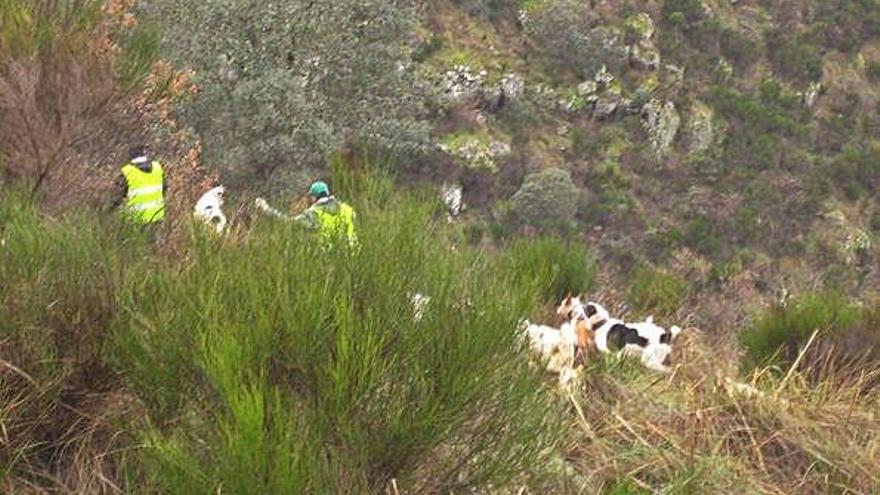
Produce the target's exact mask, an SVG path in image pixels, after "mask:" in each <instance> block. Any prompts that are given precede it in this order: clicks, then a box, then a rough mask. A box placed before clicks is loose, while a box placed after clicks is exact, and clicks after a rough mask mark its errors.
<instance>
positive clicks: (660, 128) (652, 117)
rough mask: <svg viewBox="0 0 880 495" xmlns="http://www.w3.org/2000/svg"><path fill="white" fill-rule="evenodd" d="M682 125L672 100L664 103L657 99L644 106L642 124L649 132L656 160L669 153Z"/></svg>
mask: <svg viewBox="0 0 880 495" xmlns="http://www.w3.org/2000/svg"><path fill="white" fill-rule="evenodd" d="M680 125H681V117H679V115H678V112H677V111H676V110H675V104H674V103H672V102H671V101H667V102H666V103H663V102H661V101H660V100H656V99H655V100H651V101H649V102H648V103H646V104H645V106H644V107H642V126H643V127H644V128H645V131H647V133H648V138H649V139H650V141H651V147H652V148H653V150H654V158H655V159H656V160H658V161H659V160H662V159H663V158H665V157H666V155H667V154H668V153H669V149H670V148H671V147H672V143H673V142H674V141H675V136H676V135H677V134H678V128H679V126H680Z"/></svg>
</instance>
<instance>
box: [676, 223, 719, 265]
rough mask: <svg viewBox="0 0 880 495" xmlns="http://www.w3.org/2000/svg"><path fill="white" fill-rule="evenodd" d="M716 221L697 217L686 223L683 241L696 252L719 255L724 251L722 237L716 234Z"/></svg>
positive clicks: (712, 255) (713, 255)
mask: <svg viewBox="0 0 880 495" xmlns="http://www.w3.org/2000/svg"><path fill="white" fill-rule="evenodd" d="M717 230H718V228H717V225H716V222H715V221H713V220H712V219H710V218H708V217H701V218H698V219H696V220H694V221H692V222H690V223H688V224H687V227H686V228H685V232H684V243H685V244H687V245H688V246H690V247H691V248H693V249H695V250H696V251H697V252H698V253H700V254H702V255H705V256H711V257H719V256H722V255H723V254H724V253H725V252H726V249H725V248H726V246H725V242H724V240H723V239H721V237H720V235H719V234H718V231H717Z"/></svg>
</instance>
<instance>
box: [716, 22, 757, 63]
mask: <svg viewBox="0 0 880 495" xmlns="http://www.w3.org/2000/svg"><path fill="white" fill-rule="evenodd" d="M721 53H722V54H723V55H724V56H725V57H726V58H727V59H728V60H730V61H731V62H732V63H733V65H734V66H736V67H737V69H739V70H741V71H742V70H747V69H748V68H749V67H751V66H752V65H754V63H755V62H757V61H758V60H759V59H760V58H761V54H762V47H761V46H760V44H758V43H757V42H755V41H754V40H753V39H751V38H750V37H749V36H748V35H745V34H742V33H740V32H739V31H736V30H734V29H722V30H721Z"/></svg>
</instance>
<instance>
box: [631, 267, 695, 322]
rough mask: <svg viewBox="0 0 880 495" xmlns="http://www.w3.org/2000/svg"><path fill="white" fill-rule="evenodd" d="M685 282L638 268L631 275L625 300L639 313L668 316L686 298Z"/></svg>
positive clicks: (645, 268) (650, 269)
mask: <svg viewBox="0 0 880 495" xmlns="http://www.w3.org/2000/svg"><path fill="white" fill-rule="evenodd" d="M689 291H690V286H689V284H688V283H687V281H685V280H682V279H681V278H678V277H676V276H675V275H673V274H670V273H667V272H665V271H662V270H658V269H654V268H650V267H644V266H643V267H640V268H637V269H636V270H635V272H634V273H633V283H632V285H631V286H630V288H629V294H628V296H627V300H628V301H629V303H630V304H631V305H632V306H633V309H635V310H636V311H639V312H640V313H645V314H653V315H658V316H670V315H672V314H673V313H675V312H676V311H678V308H679V307H681V304H682V303H683V302H684V299H685V298H686V297H687V296H688V292H689Z"/></svg>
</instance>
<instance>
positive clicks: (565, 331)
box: [520, 320, 577, 379]
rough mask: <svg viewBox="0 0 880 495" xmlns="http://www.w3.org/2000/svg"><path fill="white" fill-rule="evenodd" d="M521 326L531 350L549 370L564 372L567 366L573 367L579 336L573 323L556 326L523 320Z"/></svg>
mask: <svg viewBox="0 0 880 495" xmlns="http://www.w3.org/2000/svg"><path fill="white" fill-rule="evenodd" d="M520 328H521V329H522V335H523V337H525V339H526V341H527V342H528V345H529V350H530V351H531V352H532V354H533V355H534V356H535V357H536V358H537V359H538V360H539V361H540V362H541V363H542V365H544V366H545V367H546V369H547V371H549V372H551V373H562V372H563V370H565V369H566V368H569V367H572V364H573V362H574V349H575V345H576V344H577V337H576V335H575V332H574V329H573V327H572V326H571V325H568V324H566V325H563V326H562V328H554V327H551V326H547V325H539V324H536V323H530V322H529V321H528V320H523V321H522V322H521V323H520ZM560 379H562V377H560Z"/></svg>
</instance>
